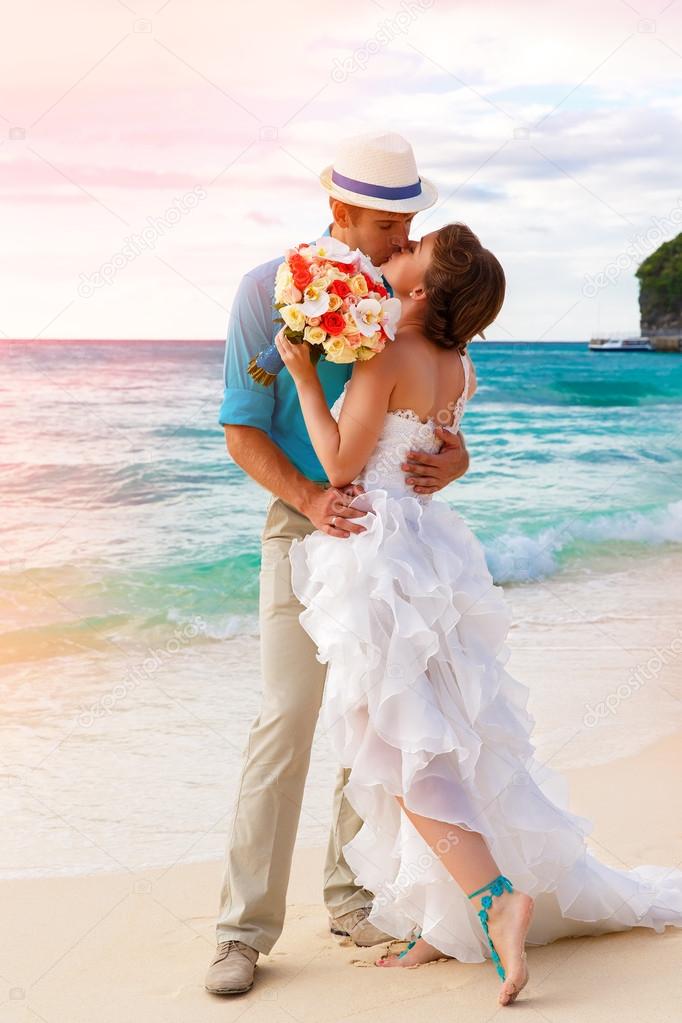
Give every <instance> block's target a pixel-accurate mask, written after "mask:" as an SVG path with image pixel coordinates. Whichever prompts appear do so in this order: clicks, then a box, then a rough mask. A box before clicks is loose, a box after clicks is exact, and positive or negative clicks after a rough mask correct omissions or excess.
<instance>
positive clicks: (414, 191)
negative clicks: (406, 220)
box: [332, 170, 422, 199]
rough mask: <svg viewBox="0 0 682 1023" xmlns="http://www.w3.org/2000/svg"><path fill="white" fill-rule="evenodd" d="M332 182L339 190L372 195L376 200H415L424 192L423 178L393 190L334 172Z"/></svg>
mask: <svg viewBox="0 0 682 1023" xmlns="http://www.w3.org/2000/svg"><path fill="white" fill-rule="evenodd" d="M332 181H333V182H334V184H335V185H338V186H339V188H346V189H348V191H349V192H357V193H358V194H359V195H370V196H372V197H373V198H374V199H413V198H414V197H415V196H416V195H421V192H422V180H421V178H419V179H418V181H416V182H415V184H414V185H398V186H397V187H394V188H392V187H390V186H388V185H371V184H370V183H369V182H368V181H356V179H355V178H347V177H346V175H345V174H339V172H338V171H336V170H332Z"/></svg>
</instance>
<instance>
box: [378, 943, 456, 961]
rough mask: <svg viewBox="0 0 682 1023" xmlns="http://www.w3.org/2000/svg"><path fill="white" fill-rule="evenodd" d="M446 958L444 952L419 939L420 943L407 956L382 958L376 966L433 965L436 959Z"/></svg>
mask: <svg viewBox="0 0 682 1023" xmlns="http://www.w3.org/2000/svg"><path fill="white" fill-rule="evenodd" d="M444 958H446V957H445V956H444V955H443V953H442V952H439V951H438V949H437V948H434V947H433V945H429V943H428V941H424V939H423V938H419V939H418V941H417V942H416V943H415V944H414V945H413V946H412V948H411V949H410V950H409V951H408V953H407V955H404V956H402V958H400V957H398V956H397V955H393V956H382V957H381V959H377V960H375V963H374V965H375V966H384V967H386V966H408V967H409V966H423V965H424V963H432V962H433V961H434V960H435V959H444Z"/></svg>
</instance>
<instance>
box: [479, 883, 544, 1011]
mask: <svg viewBox="0 0 682 1023" xmlns="http://www.w3.org/2000/svg"><path fill="white" fill-rule="evenodd" d="M533 906H534V902H533V899H532V898H531V897H530V895H526V894H525V893H524V892H517V891H514V892H504V893H503V894H502V895H499V896H497V898H495V899H493V904H492V906H491V907H490V909H489V910H488V933H489V934H490V937H491V939H492V942H493V945H494V946H495V948H496V950H497V954H498V955H499V957H500V960H501V962H502V966H503V967H504V973H505V979H504V980H503V981H502V988H501V990H500V996H499V999H498V1000H499V1003H500V1005H511V1003H512V1002H513V1001H514V1000H515V999H516V996H517V995H518V994H519V992H520V991H521V990H522V989H523V988H524V987H525V986H526V984H527V983H528V964H527V959H526V953H525V943H526V934H527V933H528V928H529V927H530V922H531V920H532V919H533Z"/></svg>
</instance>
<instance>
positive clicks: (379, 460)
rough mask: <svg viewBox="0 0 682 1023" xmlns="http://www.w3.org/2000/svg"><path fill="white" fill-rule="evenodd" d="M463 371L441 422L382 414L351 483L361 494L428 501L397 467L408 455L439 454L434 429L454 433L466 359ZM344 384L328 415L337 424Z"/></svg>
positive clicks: (404, 412) (405, 413)
mask: <svg viewBox="0 0 682 1023" xmlns="http://www.w3.org/2000/svg"><path fill="white" fill-rule="evenodd" d="M462 365H463V367H464V389H463V391H462V393H461V395H460V397H459V398H458V399H457V400H456V401H455V402H452V403H451V404H450V405H449V406H448V407H447V408H445V409H444V410H443V421H442V424H441V420H440V419H439V418H437V417H435V416H430V417H429V418H428V419H427V420H426V422H422V420H421V419H420V418H419V416H418V415H417V413H416V412H414V411H413V410H412V409H392V410H391V411H389V412H387V413H386V418H385V420H384V425H383V429H382V431H381V436H380V437H379V440H378V442H377V446H376V447H375V449H374V451H373V452H372V454H371V455H370V457H369V460H368V462H367V465H366V466H365V467H364V469H363V470H362V471H361V472H360V473H359V474H358V475H357V476H356V477H355V479H354V480H353V483H360V484H362V486H363V487H364V488H365V490H371V489H373V488H375V487H381V488H382V489H384V490H387V491H389V493H391V494H392V495H393V496H398V497H399V496H403V495H407V494H409V495H411V496H412V497H415V498H416V499H417V500H418V501H420V502H421V503H422V504H425V503H427V502H428V501H429V500H430V499H431V496H432V495H431V494H416V493H415V492H414V490H413V489H412V487H411V486H410V484H409V483H407V476H408V473H406V472H404V471H403V470H402V469H401V468H400V466H401V465H402V463H403V462H404V461H405V459H406V456H407V452H408V451H413V450H414V451H428V452H431V453H435V452H437V451H439V450H440V446H441V441H440V440H439V438H438V437H437V436H436V427H437V426H440V425H443V426H444V427H445V429H447V430H450V431H451V432H452V433H457V431H458V430H459V424H460V422H461V419H462V416H463V415H464V409H465V407H466V402H467V391H468V389H469V359H468V357H466V356H463V357H462ZM349 383H350V381H346V384H345V386H344V388H343V391H342V392H341V394H340V395H339V397H338V398H337V399H336V401H335V402H334V404H333V405H332V407H331V409H330V412H331V414H332V416H333V417H334V419H335V420H336V421H337V422H338V421H339V418H340V416H341V409H342V407H343V402H344V400H345V397H346V388H347V387H348V384H349ZM450 409H452V412H453V420H452V423H448V419H449V417H450Z"/></svg>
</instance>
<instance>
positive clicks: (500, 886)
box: [467, 874, 514, 980]
mask: <svg viewBox="0 0 682 1023" xmlns="http://www.w3.org/2000/svg"><path fill="white" fill-rule="evenodd" d="M488 889H490V891H491V893H492V894H491V895H484V896H483V898H482V899H481V905H482V906H483V909H480V910H479V911H478V916H479V919H480V921H481V925H482V927H483V930H484V931H485V935H486V938H487V939H488V944H489V945H490V951H491V953H492V959H493V962H494V963H495V967H496V969H497V972H498V974H499V975H500V977H501V978H502V980H504V979H505V975H504V967H503V965H502V963H501V962H500V957H499V955H498V954H497V949H496V948H495V946H494V945H493V942H492V938H491V937H490V934H489V933H488V910H489V909H490V907H491V906H492V904H493V900H492V896H493V895H501V894H502V892H503V891H508V892H513V891H514V886H513V885H512V883H511V881H510V880H509V878H508V877H505V876H504V875H503V874H498V875H497V877H496V878H495V879H494V880H493V881H491V882H490V883H489V884H484V885H483V887H482V888H479V889H478V891H475V892H472V893H471V895H469V896H467V897H468V898H469V899H473V898H474V896H476V895H480V894H481V892H485V891H488Z"/></svg>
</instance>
